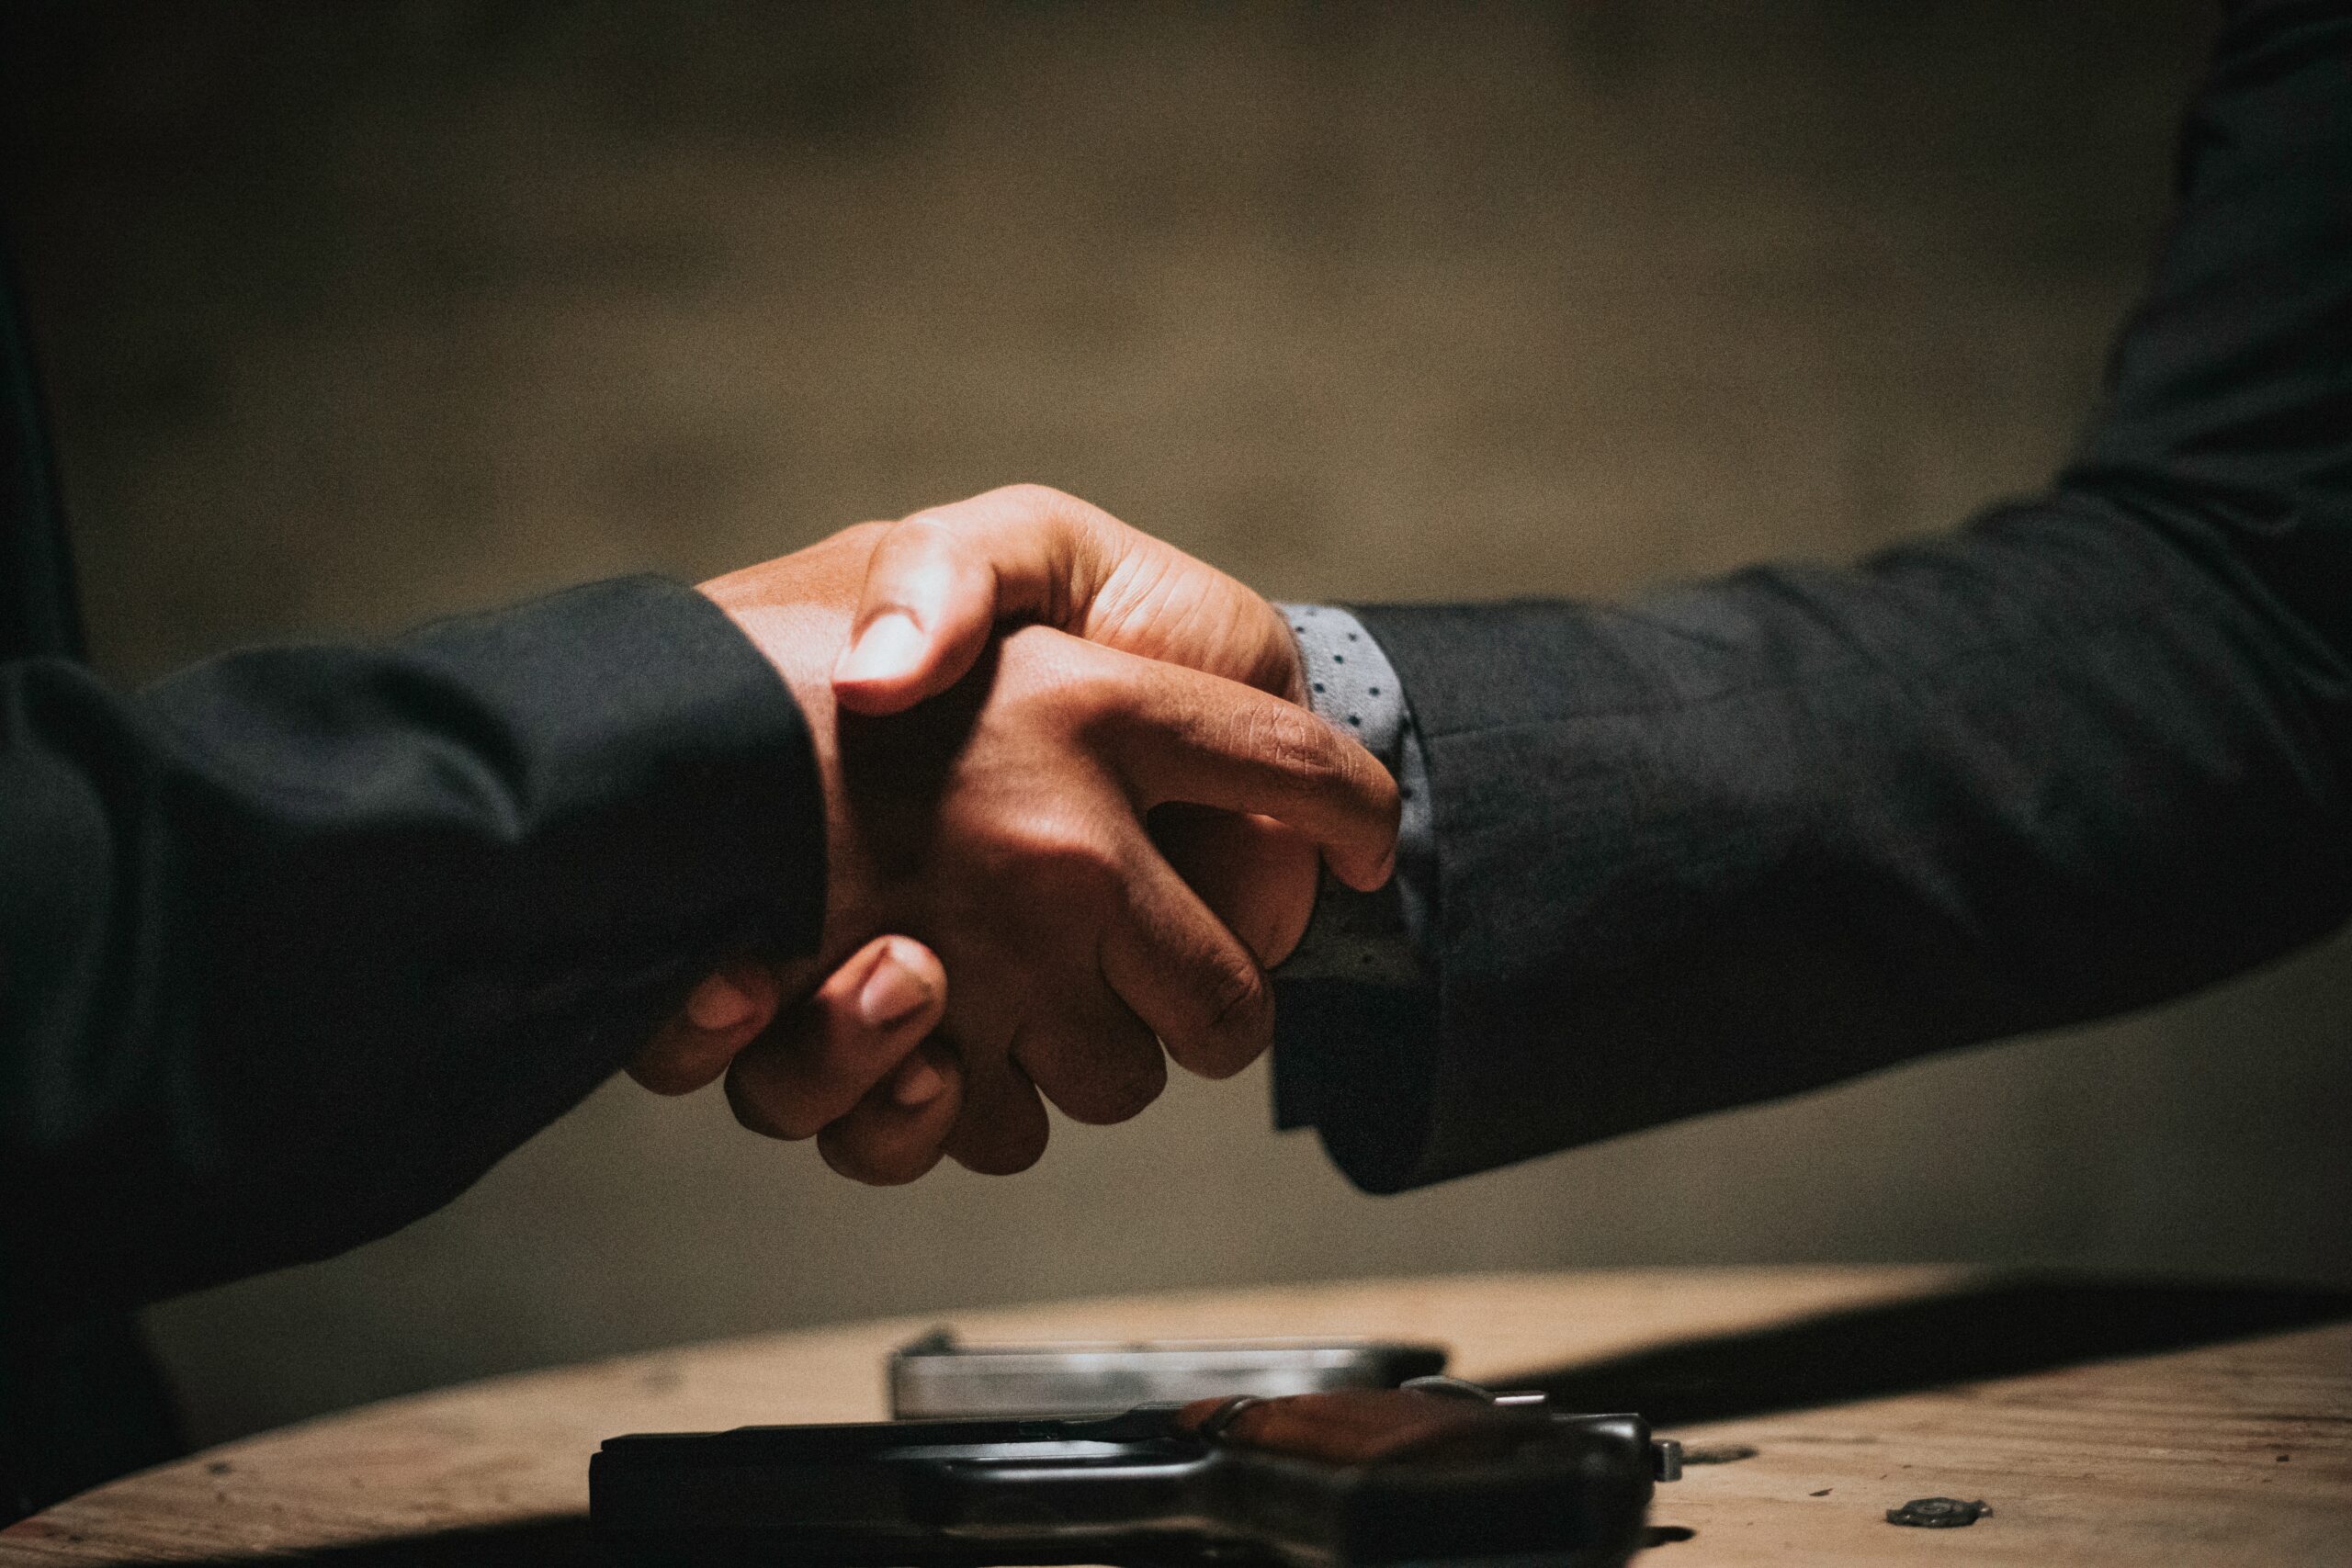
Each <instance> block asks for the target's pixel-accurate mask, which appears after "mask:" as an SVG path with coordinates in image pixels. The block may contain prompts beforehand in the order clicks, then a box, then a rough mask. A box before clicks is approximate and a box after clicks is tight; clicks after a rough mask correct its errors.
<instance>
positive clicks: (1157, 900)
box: [1033, 849, 1274, 1078]
mask: <svg viewBox="0 0 2352 1568" xmlns="http://www.w3.org/2000/svg"><path fill="white" fill-rule="evenodd" d="M1103 977H1104V978H1105V979H1107V980H1109V981H1110V983H1111V986H1112V988H1113V989H1114V990H1115V991H1117V992H1118V994H1119V995H1120V997H1121V998H1124V999H1125V1002H1126V1004H1127V1005H1128V1006H1129V1007H1131V1008H1133V1009H1134V1010H1136V1013H1137V1014H1138V1015H1140V1016H1141V1018H1142V1019H1143V1021H1144V1022H1146V1023H1148V1024H1149V1025H1150V1026H1151V1028H1152V1029H1153V1030H1154V1031H1155V1032H1158V1034H1159V1041H1160V1043H1161V1044H1163V1045H1165V1046H1167V1048H1168V1054H1169V1055H1170V1056H1173V1057H1174V1058H1175V1059H1176V1062H1177V1065H1178V1066H1182V1067H1184V1068H1186V1069H1187V1070H1189V1071H1192V1072H1194V1073H1198V1074H1200V1075H1201V1076H1202V1077H1210V1078H1222V1077H1231V1076H1232V1075H1234V1074H1235V1073H1238V1072H1239V1071H1240V1070H1241V1069H1242V1068H1244V1067H1246V1066H1249V1065H1250V1063H1251V1062H1254V1061H1256V1060H1257V1059H1258V1056H1259V1055H1260V1053H1261V1052H1263V1051H1264V1050H1265V1048H1266V1047H1267V1046H1268V1045H1270V1044H1272V1043H1273V1038H1274V1000H1273V991H1272V987H1270V986H1268V985H1267V983H1266V976H1265V972H1264V971H1263V970H1261V969H1260V968H1259V967H1258V961H1257V960H1256V959H1255V958H1253V957H1252V956H1250V950H1249V949H1248V948H1246V947H1244V946H1243V945H1242V944H1241V939H1240V938H1238V937H1237V936H1235V935H1234V934H1233V933H1232V932H1231V931H1227V930H1226V928H1225V927H1224V926H1223V925H1222V924H1220V923H1219V922H1218V920H1217V918H1216V916H1215V915H1213V914H1211V913H1209V908H1208V906H1207V905H1205V904H1204V903H1202V902H1201V898H1200V895H1199V894H1197V893H1195V892H1193V889H1192V888H1190V887H1188V886H1185V885H1184V881H1183V879H1182V877H1180V876H1178V875H1177V874H1175V872H1174V871H1172V870H1170V868H1169V865H1168V863H1167V862H1165V861H1163V860H1161V859H1160V858H1159V854H1158V853H1157V852H1150V851H1149V850H1148V849H1147V850H1146V852H1143V853H1140V854H1138V855H1136V863H1135V864H1134V865H1133V866H1132V867H1131V869H1130V870H1129V873H1128V875H1127V878H1126V908H1125V910H1124V911H1122V914H1121V917H1120V918H1119V919H1114V920H1113V921H1112V922H1111V925H1110V929H1109V930H1107V931H1104V933H1103ZM1155 1055H1157V1053H1155ZM1033 1076H1034V1075H1033Z"/></svg>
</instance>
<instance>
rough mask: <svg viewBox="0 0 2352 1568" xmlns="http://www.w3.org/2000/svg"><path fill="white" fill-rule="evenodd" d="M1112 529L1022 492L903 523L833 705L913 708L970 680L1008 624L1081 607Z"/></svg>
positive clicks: (846, 654)
mask: <svg viewBox="0 0 2352 1568" xmlns="http://www.w3.org/2000/svg"><path fill="white" fill-rule="evenodd" d="M1106 522H1108V519H1107V518H1106V517H1104V516H1103V514H1102V513H1097V512H1096V511H1095V510H1094V508H1092V507H1091V506H1089V505H1087V504H1086V503H1085V502H1081V501H1079V500H1077V499H1075V498H1074V497H1071V496H1067V495H1064V494H1062V493H1061V492H1060V491H1054V490H1048V489H1046V488H1045V487H1044V486H1042V485H1012V486H1008V487H1006V488H1004V489H1002V490H992V491H989V492H988V493H987V494H985V495H976V496H974V497H972V498H971V499H970V500H968V501H959V502H956V503H955V504H953V505H950V506H942V507H937V508H934V509H933V510H932V511H929V512H918V513H915V514H914V515H913V516H911V517H908V518H906V519H905V520H903V521H901V522H899V523H896V524H893V525H891V526H890V527H889V528H888V530H887V531H886V532H885V533H884V534H883V536H882V537H881V539H880V540H879V542H877V543H876V546H875V547H874V554H873V556H872V557H871V558H869V559H868V560H867V562H866V568H865V592H864V594H863V595H862V597H861V598H860V600H859V602H858V606H857V615H856V617H855V618H854V620H852V621H851V623H850V640H849V646H848V647H847V648H845V649H843V650H842V656H841V659H840V660H838V661H837V662H836V663H835V664H834V666H833V696H834V700H835V701H837V702H838V703H840V704H841V705H842V707H844V708H847V709H849V710H850V711H851V712H853V713H863V714H874V715H881V714H892V713H899V712H902V711H904V710H905V709H907V708H910V707H912V706H913V705H915V704H917V703H919V702H922V700H923V699H924V698H926V697H932V696H936V695H937V694H940V693H941V692H944V691H945V690H946V689H947V688H948V687H950V686H952V685H954V684H955V683H956V682H957V681H960V680H962V679H963V678H964V676H965V674H966V673H967V671H970V669H971V668H972V665H973V664H974V663H975V662H976V661H977V660H978V659H979V657H980V653H981V651H982V650H983V649H986V648H987V646H988V640H989V633H991V632H992V631H994V630H995V628H996V624H997V622H998V621H1000V620H1001V619H1005V618H1008V617H1011V616H1016V615H1051V613H1052V612H1054V610H1055V609H1056V607H1057V605H1058V606H1060V607H1061V608H1062V609H1063V610H1064V611H1066V612H1067V611H1070V610H1078V609H1082V608H1083V601H1084V600H1085V599H1087V598H1090V597H1091V584H1090V583H1089V582H1088V581H1083V580H1085V579H1087V578H1089V577H1090V576H1091V566H1090V564H1089V563H1090V562H1091V561H1092V559H1093V558H1094V555H1095V552H1094V551H1092V550H1091V549H1090V548H1089V545H1090V543H1091V539H1092V537H1093V536H1094V533H1095V530H1096V528H1097V526H1098V525H1099V524H1101V523H1106Z"/></svg>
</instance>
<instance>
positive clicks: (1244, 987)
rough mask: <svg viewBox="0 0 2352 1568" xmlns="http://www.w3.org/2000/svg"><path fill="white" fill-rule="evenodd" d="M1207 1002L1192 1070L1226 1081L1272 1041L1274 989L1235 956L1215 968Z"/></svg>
mask: <svg viewBox="0 0 2352 1568" xmlns="http://www.w3.org/2000/svg"><path fill="white" fill-rule="evenodd" d="M1207 998H1208V1007H1207V1011H1206V1017H1205V1022H1204V1028H1203V1029H1202V1031H1201V1034H1202V1041H1203V1044H1204V1047H1205V1049H1204V1052H1203V1054H1202V1055H1201V1058H1200V1060H1199V1062H1198V1063H1197V1065H1196V1066H1195V1067H1194V1070H1195V1071H1197V1072H1199V1073H1200V1074H1201V1075H1202V1076H1203V1077H1212V1078H1223V1077H1232V1076H1233V1075H1234V1074H1235V1073H1238V1072H1239V1071H1240V1070H1241V1069H1242V1068H1244V1067H1246V1066H1249V1065H1250V1063H1251V1062H1253V1061H1255V1060H1256V1059H1257V1057H1258V1054H1259V1053H1260V1052H1261V1051H1262V1050H1264V1049H1265V1048H1266V1046H1267V1045H1268V1044H1270V1043H1272V1039H1273V1031H1274V993H1273V987H1272V986H1270V985H1268V984H1267V983H1266V976H1265V972H1264V971H1263V970H1261V969H1260V968H1259V967H1258V965H1257V964H1255V963H1253V962H1251V961H1250V960H1249V959H1248V958H1246V957H1244V956H1241V955H1238V954H1237V955H1233V956H1231V957H1228V958H1227V959H1226V960H1225V961H1223V962H1222V963H1220V964H1218V966H1217V973H1216V976H1214V977H1213V980H1212V984H1211V987H1210V989H1209V990H1208V992H1207Z"/></svg>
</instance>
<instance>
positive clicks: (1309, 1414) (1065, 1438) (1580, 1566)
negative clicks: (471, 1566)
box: [588, 1378, 1680, 1568]
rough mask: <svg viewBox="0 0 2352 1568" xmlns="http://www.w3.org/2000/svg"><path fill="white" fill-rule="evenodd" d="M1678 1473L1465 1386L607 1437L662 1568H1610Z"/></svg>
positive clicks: (1673, 1461) (613, 1497) (598, 1496)
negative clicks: (1097, 1412) (1098, 1412)
mask: <svg viewBox="0 0 2352 1568" xmlns="http://www.w3.org/2000/svg"><path fill="white" fill-rule="evenodd" d="M1679 1473H1680V1452H1679V1448H1678V1447H1677V1446H1676V1445H1675V1444H1674V1443H1672V1442H1671V1441H1667V1440H1657V1439H1654V1438H1652V1436H1651V1434H1650V1429H1649V1427H1648V1424H1647V1423H1646V1422H1645V1421H1644V1420H1643V1419H1642V1418H1641V1417H1640V1416H1570V1415H1562V1414H1558V1413H1555V1412H1554V1411H1552V1410H1551V1409H1549V1408H1548V1406H1547V1405H1546V1404H1545V1403H1544V1396H1543V1395H1541V1394H1511V1393H1505V1394H1496V1393H1489V1392H1488V1391H1487V1390H1486V1389H1483V1388H1479V1387H1477V1386H1476V1384H1472V1383H1465V1382H1459V1381H1458V1380H1455V1379H1452V1378H1423V1379H1416V1380H1415V1381H1414V1382H1411V1383H1409V1384H1408V1385H1407V1386H1405V1387H1403V1388H1397V1389H1378V1390H1375V1389H1348V1390H1340V1391H1337V1392H1333V1393H1306V1394H1295V1395H1290V1396H1286V1397H1281V1398H1272V1399H1266V1398H1259V1397H1255V1396H1252V1395H1248V1394H1243V1395H1238V1396H1234V1397H1231V1398H1224V1399H1203V1400H1196V1401H1194V1402H1193V1403H1191V1404H1146V1405H1140V1406H1137V1407H1136V1408H1135V1409H1132V1410H1129V1411H1126V1412H1124V1413H1122V1414H1117V1415H1111V1416H1072V1417H1046V1418H1033V1419H1025V1420H955V1419H949V1420H924V1421H898V1422H875V1423H864V1424H856V1425H847V1426H809V1427H738V1428H736V1429H735V1430H733V1431H729V1432H693V1433H666V1434H639V1435H633V1436H628V1437H618V1438H607V1439H606V1440H605V1444H604V1447H603V1449H602V1450H601V1451H599V1452H598V1453H597V1454H596V1455H595V1456H594V1458H593V1459H592V1460H591V1461H590V1462H589V1468H588V1490H589V1516H590V1518H591V1520H592V1522H593V1523H594V1528H595V1529H596V1532H597V1533H598V1535H599V1536H601V1537H602V1538H603V1539H605V1540H607V1541H609V1542H611V1543H613V1544H615V1545H616V1546H619V1547H621V1548H623V1549H625V1550H626V1551H628V1552H629V1553H630V1554H631V1555H633V1556H635V1557H636V1558H637V1559H638V1560H639V1561H640V1562H647V1563H651V1564H684V1563H686V1562H695V1563H700V1564H712V1563H720V1564H748V1563H751V1562H760V1563H763V1564H767V1565H773V1568H803V1565H814V1564H818V1563H829V1564H830V1563H840V1564H848V1565H855V1568H885V1565H897V1568H991V1565H999V1564H1018V1563H1031V1564H1055V1563H1082V1562H1097V1563H1116V1564H1136V1565H1143V1568H1185V1565H1209V1564H1215V1565H1218V1568H1227V1565H1232V1568H1244V1565H1247V1568H1374V1565H1386V1564H1404V1563H1416V1564H1420V1563H1435V1562H1448V1563H1457V1564H1464V1565H1475V1564H1487V1565H1489V1568H1506V1565H1508V1568H1536V1565H1538V1564H1540V1565H1541V1568H1603V1565H1607V1564H1616V1563H1622V1562H1624V1560H1625V1559H1626V1558H1627V1557H1629V1556H1630V1555H1632V1553H1633V1551H1634V1550H1635V1549H1636V1548H1637V1547H1638V1546H1639V1545H1640V1544H1641V1540H1642V1525H1643V1519H1644V1517H1645V1513H1646V1511H1647V1508H1648V1505H1649V1499H1650V1494H1651V1489H1652V1486H1653V1483H1656V1482H1657V1481H1659V1480H1671V1479H1673V1478H1675V1477H1676V1476H1677V1475H1679Z"/></svg>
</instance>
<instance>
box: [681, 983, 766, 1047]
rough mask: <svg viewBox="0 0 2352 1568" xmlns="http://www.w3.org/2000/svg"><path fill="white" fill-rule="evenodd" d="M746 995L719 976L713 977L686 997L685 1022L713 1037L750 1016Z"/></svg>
mask: <svg viewBox="0 0 2352 1568" xmlns="http://www.w3.org/2000/svg"><path fill="white" fill-rule="evenodd" d="M753 1006H754V1004H753V1002H752V995H751V993H750V992H748V991H746V990H744V989H743V988H742V987H741V986H738V985H737V984H735V982H734V981H732V980H729V979H728V978H727V977H726V976H723V975H713V976H711V977H710V978H709V979H707V980H705V981H704V982H703V983H702V984H701V985H699V986H696V987H695V988H694V989H693V990H692V991H690V992H688V993H687V994H686V1021H687V1022H688V1023H691V1024H693V1025H694V1026H695V1028H696V1029H703V1030H708V1031H709V1032H712V1033H714V1034H716V1033H718V1032H721V1031H723V1030H729V1029H733V1028H734V1027H736V1026H737V1025H738V1024H740V1023H741V1022H743V1021H745V1020H747V1019H749V1018H750V1017H751V1016H752V1008H753Z"/></svg>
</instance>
